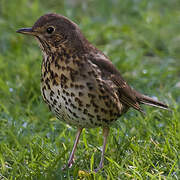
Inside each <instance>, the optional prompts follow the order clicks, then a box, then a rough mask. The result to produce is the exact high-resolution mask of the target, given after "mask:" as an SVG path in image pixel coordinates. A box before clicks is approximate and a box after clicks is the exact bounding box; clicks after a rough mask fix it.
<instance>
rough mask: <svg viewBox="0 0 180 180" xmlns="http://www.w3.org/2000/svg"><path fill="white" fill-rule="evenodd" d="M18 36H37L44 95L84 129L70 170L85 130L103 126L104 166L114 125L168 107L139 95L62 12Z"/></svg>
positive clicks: (62, 116)
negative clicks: (124, 116)
mask: <svg viewBox="0 0 180 180" xmlns="http://www.w3.org/2000/svg"><path fill="white" fill-rule="evenodd" d="M17 32H18V33H22V34H28V35H32V36H34V37H35V38H36V39H37V41H38V42H39V45H40V48H41V50H42V53H43V61H42V68H41V93H42V96H43V99H44V101H45V102H46V103H47V104H48V106H49V108H50V110H51V111H52V112H53V113H54V114H55V115H56V117H57V118H58V119H60V120H62V121H64V122H65V123H68V124H70V125H73V126H76V127H77V128H78V131H77V135H76V139H75V142H74V146H73V150H72V152H71V155H70V158H69V161H68V164H67V166H68V167H71V165H72V163H73V157H74V152H75V149H76V146H77V144H78V141H79V137H80V134H81V132H82V129H83V128H95V127H99V126H101V127H102V128H103V136H104V142H103V150H102V154H101V161H100V164H99V168H98V169H100V168H102V167H103V162H104V152H105V146H106V141H107V136H108V133H109V126H110V125H111V124H112V123H113V122H114V121H116V120H117V119H118V117H120V116H121V115H122V114H123V113H125V112H127V110H128V109H129V108H130V107H132V108H134V109H136V110H137V111H140V112H143V110H142V108H141V106H140V104H146V105H150V106H155V107H159V108H162V109H168V106H167V105H166V104H164V103H162V102H159V101H156V100H154V99H152V98H150V97H148V96H145V95H143V94H140V93H138V92H137V91H135V90H134V89H132V88H131V87H130V86H129V85H128V84H127V83H126V81H125V80H124V79H123V78H122V76H121V75H120V73H119V71H118V70H117V69H116V67H115V66H114V65H113V64H112V62H111V61H110V60H109V59H108V57H107V56H105V55H104V54H103V53H102V52H101V51H100V50H98V49H97V48H95V47H94V46H93V45H92V44H91V43H89V42H88V40H87V39H86V38H85V37H84V36H83V34H82V32H81V31H80V29H79V28H78V26H77V25H76V24H75V23H74V22H72V21H71V20H69V19H68V18H66V17H64V16H62V15H58V14H46V15H44V16H41V17H40V18H39V19H38V20H37V21H36V23H35V24H34V25H33V27H32V28H23V29H19V30H18V31H17Z"/></svg>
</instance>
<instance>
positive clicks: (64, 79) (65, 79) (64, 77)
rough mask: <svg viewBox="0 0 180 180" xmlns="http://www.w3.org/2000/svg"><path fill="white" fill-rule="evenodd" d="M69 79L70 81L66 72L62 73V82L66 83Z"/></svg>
mask: <svg viewBox="0 0 180 180" xmlns="http://www.w3.org/2000/svg"><path fill="white" fill-rule="evenodd" d="M67 81H68V78H67V77H66V76H65V75H64V74H61V83H62V84H66V83H67Z"/></svg>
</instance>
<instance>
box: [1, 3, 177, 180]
mask: <svg viewBox="0 0 180 180" xmlns="http://www.w3.org/2000/svg"><path fill="white" fill-rule="evenodd" d="M72 1H73V0H71V1H70V0H67V1H65V0H64V1H63V0H62V1H58V0H52V1H47V0H40V1H38V0H31V1H30V0H29V1H28V0H16V1H15V0H1V1H0V179H3V180H4V179H5V180H6V179H8V180H12V179H13V180H14V179H28V180H29V179H32V180H36V179H37V180H41V179H42V180H44V179H49V180H53V179H98V180H102V179H179V178H180V121H179V120H180V105H179V104H180V34H179V29H180V23H179V19H180V1H179V0H171V1H169V0H158V1H153V0H141V1H132V0H126V1H123V0H119V1H118V0H116V1H115V0H114V1H108V0H107V1H103V0H99V1H95V0H94V1H93V0H87V1H82V2H81V3H79V4H78V1H75V0H74V2H77V4H76V3H75V4H72V3H71V2H72ZM47 12H57V13H59V14H63V15H65V16H67V17H69V18H70V19H72V20H73V21H75V22H76V23H77V24H79V26H80V28H81V29H82V31H83V33H84V34H85V36H86V37H87V38H88V39H89V41H91V42H92V43H93V44H95V45H96V46H97V47H98V48H99V49H101V50H102V51H103V52H105V54H107V55H108V56H109V57H110V58H111V60H112V61H113V63H114V64H115V65H116V67H117V68H118V69H119V70H120V72H121V73H122V75H123V76H124V78H125V79H126V80H127V81H128V82H129V84H131V85H132V86H133V87H135V88H136V89H137V90H139V91H140V92H143V93H145V94H148V95H150V96H156V97H158V99H160V100H162V101H164V102H166V103H168V104H169V105H170V107H171V109H172V113H171V112H168V111H163V110H159V109H156V108H152V107H145V106H144V109H145V111H146V113H147V115H146V117H145V118H143V117H142V116H141V115H140V114H139V113H138V112H135V111H134V110H130V111H129V112H128V113H127V114H126V115H124V116H123V117H121V118H119V120H118V121H116V122H115V123H114V125H113V126H112V128H111V132H110V136H109V138H108V145H107V149H106V156H105V167H104V169H103V170H102V171H99V172H98V173H96V174H95V173H93V172H92V171H90V170H93V169H94V168H95V167H97V166H98V163H99V161H100V154H101V153H100V147H101V145H102V142H103V139H102V131H101V129H100V128H97V129H86V130H84V131H83V133H82V136H81V139H80V143H79V145H78V149H77V151H76V154H75V164H74V165H73V167H72V168H71V169H68V170H67V171H61V167H62V166H63V164H65V163H66V162H67V160H68V156H69V152H70V150H71V149H72V146H73V141H74V136H75V133H76V129H75V128H72V127H70V126H68V125H66V124H64V123H62V122H61V121H59V120H57V119H56V118H55V117H54V116H53V115H52V114H51V113H50V112H49V110H48V108H47V106H46V105H45V103H44V102H43V101H42V98H41V95H40V65H41V52H40V49H39V48H38V46H37V43H36V42H35V40H33V39H31V38H30V37H24V36H22V35H19V34H16V32H15V31H16V30H17V29H19V28H21V27H30V26H32V25H33V23H34V22H35V20H37V18H38V17H39V16H41V15H43V14H45V13H47Z"/></svg>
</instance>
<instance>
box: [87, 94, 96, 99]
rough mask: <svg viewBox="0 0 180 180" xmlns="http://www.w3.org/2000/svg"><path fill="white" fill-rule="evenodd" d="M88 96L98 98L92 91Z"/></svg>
mask: <svg viewBox="0 0 180 180" xmlns="http://www.w3.org/2000/svg"><path fill="white" fill-rule="evenodd" d="M88 97H89V98H96V95H94V94H91V93H88Z"/></svg>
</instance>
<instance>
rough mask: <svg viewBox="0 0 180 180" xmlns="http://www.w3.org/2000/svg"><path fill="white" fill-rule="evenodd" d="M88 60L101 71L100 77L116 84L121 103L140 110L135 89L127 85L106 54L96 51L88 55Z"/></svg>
mask: <svg viewBox="0 0 180 180" xmlns="http://www.w3.org/2000/svg"><path fill="white" fill-rule="evenodd" d="M88 61H89V62H90V63H91V64H93V65H95V66H97V67H96V68H98V69H99V71H100V72H101V76H102V79H105V80H108V81H111V82H112V83H113V84H114V85H115V86H116V88H117V89H118V93H119V99H120V101H121V102H122V103H124V104H126V105H127V106H129V107H133V108H134V109H136V110H138V111H142V109H141V107H140V104H139V102H138V99H137V97H136V93H135V91H134V90H133V89H132V88H131V87H130V86H129V85H128V83H127V82H126V81H125V80H124V78H123V77H122V76H121V74H120V72H119V71H118V69H117V68H116V67H115V65H114V64H113V63H112V62H111V61H110V60H109V58H108V57H107V56H106V55H104V54H103V53H102V52H100V51H96V53H91V54H89V55H88Z"/></svg>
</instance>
